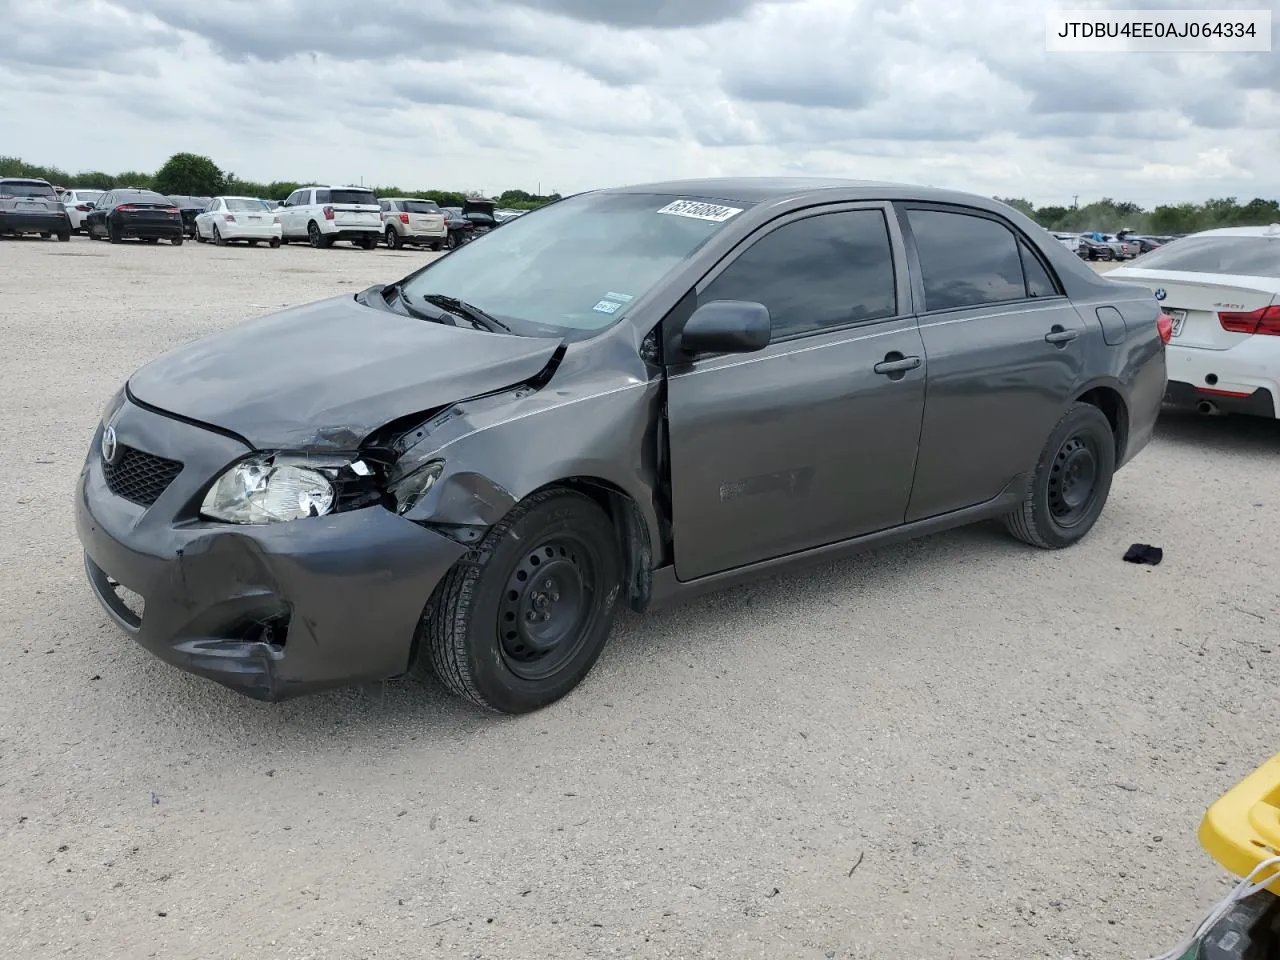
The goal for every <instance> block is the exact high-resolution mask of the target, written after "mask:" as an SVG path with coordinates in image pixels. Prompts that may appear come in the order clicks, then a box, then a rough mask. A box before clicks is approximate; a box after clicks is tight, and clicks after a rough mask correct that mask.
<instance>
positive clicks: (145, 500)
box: [102, 444, 182, 507]
mask: <svg viewBox="0 0 1280 960" xmlns="http://www.w3.org/2000/svg"><path fill="white" fill-rule="evenodd" d="M181 471H182V464H181V463H179V462H178V461H177V460H166V459H165V458H164V457H157V456H156V455H155V454H154V453H146V452H144V451H142V450H139V449H137V448H136V447H127V446H125V445H124V444H120V446H119V448H118V452H117V454H116V460H115V463H105V462H104V463H103V464H102V472H103V474H104V475H105V476H106V478H107V489H108V490H110V491H111V492H112V493H114V494H115V495H116V496H117V497H123V498H124V499H125V500H129V501H131V502H133V503H136V504H138V506H140V507H149V506H151V505H152V504H153V503H155V502H156V501H157V500H158V499H160V494H162V493H164V492H165V490H166V489H168V487H169V484H171V483H173V480H174V478H175V477H176V476H177V475H178V474H179V473H180V472H181Z"/></svg>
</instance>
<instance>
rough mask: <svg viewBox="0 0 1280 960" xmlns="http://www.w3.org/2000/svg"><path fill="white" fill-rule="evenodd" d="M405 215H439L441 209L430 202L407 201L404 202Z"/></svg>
mask: <svg viewBox="0 0 1280 960" xmlns="http://www.w3.org/2000/svg"><path fill="white" fill-rule="evenodd" d="M404 212H405V213H439V212H440V208H439V207H437V206H436V205H435V204H434V203H432V202H431V201H430V200H406V201H404Z"/></svg>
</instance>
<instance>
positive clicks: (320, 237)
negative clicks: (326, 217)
mask: <svg viewBox="0 0 1280 960" xmlns="http://www.w3.org/2000/svg"><path fill="white" fill-rule="evenodd" d="M307 240H309V241H310V243H311V246H313V247H315V248H316V249H317V250H320V249H323V248H324V247H327V246H329V244H328V243H327V242H326V241H325V236H324V234H322V233H321V232H320V227H319V226H318V225H317V224H316V222H315V221H314V220H312V221H311V222H310V223H308V224H307Z"/></svg>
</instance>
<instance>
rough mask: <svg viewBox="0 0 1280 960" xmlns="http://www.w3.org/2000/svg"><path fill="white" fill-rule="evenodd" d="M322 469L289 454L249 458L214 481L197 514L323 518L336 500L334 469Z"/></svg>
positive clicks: (234, 518)
mask: <svg viewBox="0 0 1280 960" xmlns="http://www.w3.org/2000/svg"><path fill="white" fill-rule="evenodd" d="M326 466H327V465H322V464H321V463H320V462H318V461H316V460H315V459H314V458H308V457H300V456H293V457H291V456H288V455H287V454H272V453H266V454H259V455H257V456H253V457H249V458H248V459H246V460H241V461H240V462H239V463H236V464H234V465H233V466H231V467H230V468H228V469H227V470H226V471H225V472H224V473H223V474H222V475H221V476H220V477H218V479H217V480H216V481H215V482H214V484H213V486H212V487H210V488H209V492H208V493H207V494H206V495H205V498H204V503H202V504H201V505H200V513H201V514H202V515H203V516H205V517H208V518H210V519H213V520H223V521H225V522H227V523H280V522H283V521H286V520H301V519H303V518H304V517H321V516H324V515H325V514H326V513H329V512H330V511H331V510H333V506H334V501H335V500H336V492H335V488H334V483H333V479H332V478H331V476H330V475H334V476H336V465H335V466H327V469H326ZM361 466H363V464H362V465H361ZM327 474H329V475H327Z"/></svg>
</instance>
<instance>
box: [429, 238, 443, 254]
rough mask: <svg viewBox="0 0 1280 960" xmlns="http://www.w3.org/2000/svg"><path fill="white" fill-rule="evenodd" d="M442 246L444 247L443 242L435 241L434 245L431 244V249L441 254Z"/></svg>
mask: <svg viewBox="0 0 1280 960" xmlns="http://www.w3.org/2000/svg"><path fill="white" fill-rule="evenodd" d="M441 246H443V244H442V242H441V241H439V240H434V241H432V243H431V249H432V250H434V251H435V252H436V253H439V252H440V247H441Z"/></svg>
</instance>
